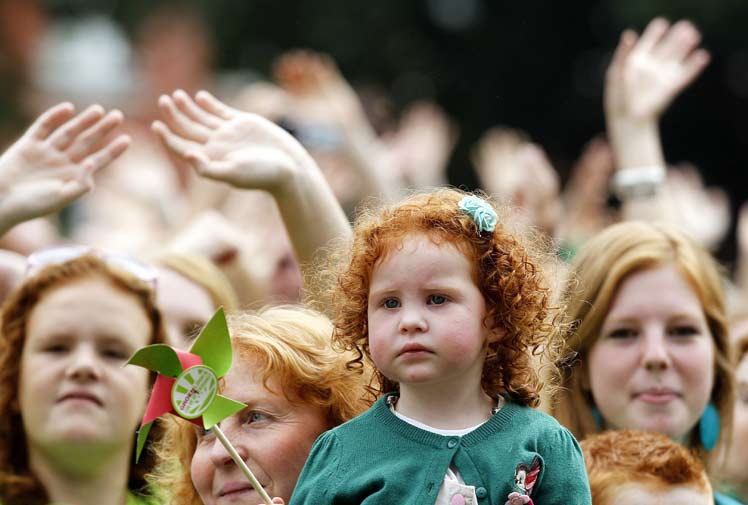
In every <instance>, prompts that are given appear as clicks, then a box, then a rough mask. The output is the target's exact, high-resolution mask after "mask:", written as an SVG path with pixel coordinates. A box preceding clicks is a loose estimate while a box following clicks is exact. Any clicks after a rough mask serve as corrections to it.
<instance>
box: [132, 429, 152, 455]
mask: <svg viewBox="0 0 748 505" xmlns="http://www.w3.org/2000/svg"><path fill="white" fill-rule="evenodd" d="M151 426H153V423H152V422H150V423H148V424H144V425H143V426H141V427H140V429H139V430H138V440H137V443H136V444H135V462H136V463H137V462H138V460H139V459H140V453H141V452H143V447H145V441H146V440H148V433H150V431H151Z"/></svg>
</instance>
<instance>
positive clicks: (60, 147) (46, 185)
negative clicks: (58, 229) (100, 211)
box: [0, 103, 130, 232]
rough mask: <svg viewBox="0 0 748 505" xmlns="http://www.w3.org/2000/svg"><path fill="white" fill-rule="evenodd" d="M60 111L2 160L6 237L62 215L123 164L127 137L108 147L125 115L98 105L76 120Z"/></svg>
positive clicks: (0, 206) (0, 207)
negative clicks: (99, 176)
mask: <svg viewBox="0 0 748 505" xmlns="http://www.w3.org/2000/svg"><path fill="white" fill-rule="evenodd" d="M74 112H75V109H74V107H73V105H72V104H70V103H62V104H59V105H56V106H54V107H52V108H50V109H49V110H47V111H46V112H44V113H43V114H42V115H41V116H39V118H38V119H37V120H36V121H35V122H34V124H32V125H31V127H30V128H29V129H28V130H27V131H26V133H24V134H23V136H22V137H21V138H20V139H18V140H17V141H16V142H15V143H14V144H13V145H12V146H10V148H9V149H8V150H7V151H6V152H5V153H4V154H3V155H2V157H0V202H1V203H0V232H4V231H6V230H7V229H8V228H10V227H12V226H13V225H15V224H18V223H20V222H23V221H27V220H30V219H32V218H35V217H39V216H43V215H46V214H49V213H51V212H54V211H56V210H59V209H61V208H62V207H64V206H65V205H67V204H69V203H70V202H72V201H73V200H75V199H76V198H78V197H80V196H81V195H83V194H84V193H86V192H87V191H89V190H91V188H93V184H94V182H93V174H94V173H95V172H96V171H97V170H99V169H101V168H103V167H105V166H106V165H108V164H109V163H111V162H112V161H113V160H114V159H115V158H117V157H118V156H119V155H120V154H122V152H124V150H125V149H126V148H127V146H128V145H129V143H130V138H129V137H128V136H127V135H119V136H117V137H116V138H114V139H113V140H110V141H107V137H109V135H110V133H111V132H112V131H113V130H114V129H115V128H116V127H117V126H119V125H120V124H121V123H122V120H123V117H122V113H121V112H120V111H118V110H112V111H110V112H109V113H106V111H105V110H104V108H103V107H101V106H100V105H93V106H91V107H89V108H88V109H86V110H85V111H83V112H82V113H80V114H78V115H77V116H75V117H73V114H74Z"/></svg>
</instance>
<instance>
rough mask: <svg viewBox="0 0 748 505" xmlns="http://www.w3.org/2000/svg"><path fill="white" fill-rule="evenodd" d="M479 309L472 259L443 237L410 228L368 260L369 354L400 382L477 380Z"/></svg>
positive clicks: (459, 384)
mask: <svg viewBox="0 0 748 505" xmlns="http://www.w3.org/2000/svg"><path fill="white" fill-rule="evenodd" d="M485 316H486V303H485V301H484V299H483V295H482V293H481V292H480V290H479V289H478V286H476V285H475V282H474V281H473V276H472V265H471V263H470V262H469V261H468V259H467V258H466V257H465V255H464V254H462V252H460V251H459V250H458V249H456V248H455V247H454V246H452V245H451V244H441V245H437V244H435V243H434V242H432V241H431V239H430V238H429V237H428V236H426V235H415V236H412V237H409V238H406V239H405V240H404V241H403V244H402V247H401V248H398V249H396V250H394V251H392V252H391V253H390V254H389V256H386V257H385V259H384V260H383V261H381V262H380V263H378V264H377V265H375V267H374V270H373V273H372V277H371V287H370V289H369V306H368V325H369V346H370V349H371V357H372V359H373V360H374V363H375V364H376V366H377V368H378V369H379V370H380V371H381V372H382V373H383V374H384V375H385V376H386V377H387V378H389V379H390V380H393V381H397V382H399V383H400V384H401V385H402V384H425V383H427V384H435V383H440V384H447V385H449V387H450V388H472V389H474V388H475V387H476V386H477V387H480V378H481V373H482V370H483V362H484V359H485V344H486V339H487V336H488V331H487V330H486V328H485V326H484V324H483V319H484V318H485Z"/></svg>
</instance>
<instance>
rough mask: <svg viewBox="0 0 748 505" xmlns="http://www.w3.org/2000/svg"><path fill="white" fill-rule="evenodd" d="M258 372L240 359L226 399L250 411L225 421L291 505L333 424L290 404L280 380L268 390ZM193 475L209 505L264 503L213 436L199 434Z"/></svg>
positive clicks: (264, 479) (320, 413)
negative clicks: (311, 458) (321, 437)
mask: <svg viewBox="0 0 748 505" xmlns="http://www.w3.org/2000/svg"><path fill="white" fill-rule="evenodd" d="M255 368H256V362H255V361H254V360H252V359H246V358H242V357H241V356H240V357H239V358H238V359H237V360H236V361H235V362H234V366H233V367H232V368H231V370H230V371H229V373H228V374H226V376H225V377H224V380H225V389H224V390H223V392H222V393H221V394H223V395H224V396H227V397H228V398H232V399H234V400H237V401H240V402H243V403H245V404H246V405H247V408H246V409H244V410H243V411H241V412H239V413H238V414H235V415H233V416H231V417H229V418H228V419H225V420H224V421H222V422H221V429H222V430H223V432H224V433H225V434H226V437H227V438H228V439H229V440H230V441H231V443H232V445H233V446H234V448H236V451H237V453H238V454H239V456H240V457H241V458H242V459H243V460H244V461H245V462H246V463H247V466H249V468H250V469H251V470H252V473H254V474H255V476H256V477H257V479H258V480H259V481H260V484H262V487H263V488H265V490H266V491H267V492H268V494H269V495H270V496H280V497H281V498H283V499H284V500H285V501H286V503H288V501H289V500H290V498H291V493H292V492H293V488H294V487H295V486H296V481H297V480H298V478H299V474H300V473H301V469H302V468H303V467H304V463H305V462H306V459H307V456H309V451H310V450H311V448H312V444H313V443H314V441H315V440H316V438H317V437H318V436H319V435H320V434H321V433H322V432H323V431H325V430H327V429H328V428H329V423H328V422H327V416H326V412H325V410H323V409H322V408H320V407H317V406H313V405H309V404H306V403H304V402H301V401H299V402H290V401H289V400H288V399H287V398H286V397H285V396H284V395H283V394H282V393H280V392H281V389H280V385H279V383H278V381H276V380H270V381H269V382H268V387H270V389H272V391H270V390H268V389H267V388H266V387H265V385H263V383H262V378H261V377H259V376H258V375H257V374H256V373H255V371H254V370H255ZM275 391H277V392H278V393H276V392H275ZM191 475H192V482H193V484H194V486H195V489H196V490H197V492H198V494H199V495H200V499H201V500H202V502H203V503H205V505H223V504H230V503H234V504H236V503H247V504H253V505H254V504H256V503H260V502H262V499H261V498H260V496H259V494H257V492H256V491H254V490H253V489H252V487H251V486H250V484H249V482H248V481H247V478H246V477H244V475H243V474H242V472H241V471H240V470H239V467H238V466H237V465H236V464H235V463H234V461H233V460H232V459H231V457H230V456H229V454H228V453H227V452H226V449H224V447H223V445H222V444H221V442H220V441H219V440H218V439H217V438H216V437H215V435H213V434H210V433H208V434H205V433H199V434H198V441H197V447H196V449H195V454H194V456H193V457H192V466H191Z"/></svg>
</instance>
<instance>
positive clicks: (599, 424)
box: [590, 405, 603, 430]
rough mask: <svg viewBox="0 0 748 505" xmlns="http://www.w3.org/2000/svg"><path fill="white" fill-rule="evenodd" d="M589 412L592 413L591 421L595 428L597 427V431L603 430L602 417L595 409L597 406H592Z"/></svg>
mask: <svg viewBox="0 0 748 505" xmlns="http://www.w3.org/2000/svg"><path fill="white" fill-rule="evenodd" d="M590 410H591V412H592V419H594V420H595V426H597V429H598V430H602V429H603V415H602V414H601V413H600V411H599V410H598V409H597V405H593V406H592V408H591V409H590Z"/></svg>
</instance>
